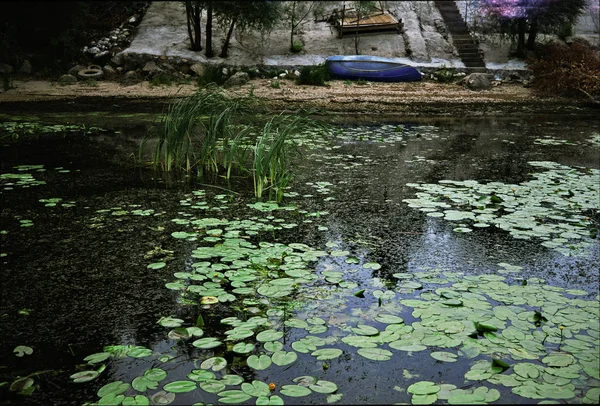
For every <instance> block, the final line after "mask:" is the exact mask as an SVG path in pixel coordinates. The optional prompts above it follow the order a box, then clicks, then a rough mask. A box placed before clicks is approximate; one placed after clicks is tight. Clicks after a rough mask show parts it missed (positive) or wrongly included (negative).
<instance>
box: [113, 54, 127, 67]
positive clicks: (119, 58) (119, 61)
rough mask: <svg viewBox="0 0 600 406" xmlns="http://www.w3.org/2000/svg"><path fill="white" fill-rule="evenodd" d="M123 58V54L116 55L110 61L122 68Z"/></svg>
mask: <svg viewBox="0 0 600 406" xmlns="http://www.w3.org/2000/svg"><path fill="white" fill-rule="evenodd" d="M123 58H124V57H123V54H116V55H115V56H113V57H112V59H111V60H110V61H111V62H112V64H113V65H117V66H121V65H123Z"/></svg>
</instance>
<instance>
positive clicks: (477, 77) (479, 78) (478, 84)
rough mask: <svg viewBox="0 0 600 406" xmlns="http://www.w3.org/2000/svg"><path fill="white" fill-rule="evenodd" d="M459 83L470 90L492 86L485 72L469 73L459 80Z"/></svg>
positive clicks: (487, 88)
mask: <svg viewBox="0 0 600 406" xmlns="http://www.w3.org/2000/svg"><path fill="white" fill-rule="evenodd" d="M461 84H463V85H464V86H465V87H466V88H467V89H470V90H489V89H491V88H492V82H491V81H490V75H488V74H487V73H471V74H470V75H469V76H466V77H465V78H464V79H463V80H461Z"/></svg>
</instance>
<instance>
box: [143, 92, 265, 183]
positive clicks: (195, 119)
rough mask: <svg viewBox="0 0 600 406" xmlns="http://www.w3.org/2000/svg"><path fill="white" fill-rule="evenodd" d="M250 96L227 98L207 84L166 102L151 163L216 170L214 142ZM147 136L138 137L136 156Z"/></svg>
mask: <svg viewBox="0 0 600 406" xmlns="http://www.w3.org/2000/svg"><path fill="white" fill-rule="evenodd" d="M254 101H255V98H254V97H253V96H247V97H240V98H230V97H229V96H228V95H227V94H226V93H225V92H224V91H223V90H222V89H219V88H218V87H215V86H208V87H206V88H204V89H200V90H199V91H198V92H196V93H195V94H194V95H192V96H189V97H184V98H181V99H180V100H178V101H176V102H175V103H172V104H170V105H169V107H168V110H167V113H166V114H165V115H164V116H163V117H162V119H161V122H160V134H159V137H158V142H157V144H156V146H155V147H154V152H153V155H152V164H153V166H154V167H155V168H159V167H160V169H162V170H164V171H172V170H175V169H183V170H185V171H187V172H190V171H191V170H192V169H193V168H196V169H197V170H198V173H199V174H202V173H203V169H205V168H208V169H210V170H218V164H219V160H218V159H217V158H216V156H215V155H216V152H215V151H216V150H217V148H216V142H217V140H219V139H220V137H221V136H222V134H223V132H224V128H225V127H228V126H229V125H230V118H231V115H233V114H234V113H238V112H246V113H247V112H248V111H250V110H249V109H248V108H249V106H250V105H252V104H253V103H254ZM148 140H149V137H148V136H147V137H145V138H144V139H143V140H142V143H141V144H140V148H139V154H138V155H139V159H140V160H141V159H142V154H143V149H144V146H145V145H146V143H147V142H148Z"/></svg>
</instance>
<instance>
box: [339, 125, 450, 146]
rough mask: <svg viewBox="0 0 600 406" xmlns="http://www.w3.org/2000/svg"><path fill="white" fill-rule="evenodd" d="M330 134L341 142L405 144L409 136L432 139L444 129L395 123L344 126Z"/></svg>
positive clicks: (440, 135)
mask: <svg viewBox="0 0 600 406" xmlns="http://www.w3.org/2000/svg"><path fill="white" fill-rule="evenodd" d="M332 135H334V136H335V137H336V138H337V139H338V140H340V141H342V142H343V143H353V142H357V141H367V142H372V143H383V144H394V143H400V144H404V145H406V142H407V140H408V139H410V138H422V139H425V140H432V139H436V138H443V137H444V136H445V134H444V130H443V129H441V128H439V127H436V126H431V125H396V124H382V125H374V126H367V125H363V126H353V127H344V128H341V129H340V130H338V131H337V132H332Z"/></svg>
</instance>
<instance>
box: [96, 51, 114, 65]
mask: <svg viewBox="0 0 600 406" xmlns="http://www.w3.org/2000/svg"><path fill="white" fill-rule="evenodd" d="M111 56H112V55H111V53H110V51H102V52H99V53H97V54H96V55H94V62H95V63H98V64H101V65H104V64H105V63H107V62H108V61H110V59H111Z"/></svg>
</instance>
